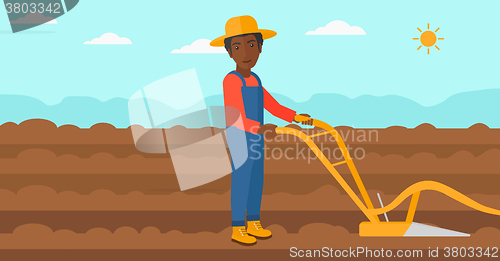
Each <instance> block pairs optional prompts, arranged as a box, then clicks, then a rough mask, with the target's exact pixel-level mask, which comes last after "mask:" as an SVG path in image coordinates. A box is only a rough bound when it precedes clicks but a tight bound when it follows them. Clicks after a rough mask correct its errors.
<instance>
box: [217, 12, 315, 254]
mask: <svg viewBox="0 0 500 261" xmlns="http://www.w3.org/2000/svg"><path fill="white" fill-rule="evenodd" d="M275 35H276V32H274V31H271V30H265V29H259V28H258V26H257V22H256V21H255V19H254V18H253V17H251V16H239V17H233V18H231V19H229V21H228V22H227V23H226V34H225V35H223V36H221V37H219V38H217V39H215V40H213V41H212V42H211V43H210V45H211V46H224V47H225V48H226V50H227V52H228V53H229V56H230V57H231V58H232V59H233V60H234V61H235V62H236V70H235V71H232V72H230V73H229V74H228V75H227V76H226V77H225V78H224V82H223V86H224V105H225V108H226V125H228V128H227V132H226V133H227V137H228V144H229V150H230V153H231V165H232V170H233V171H232V174H231V214H232V219H233V221H232V226H233V234H232V236H231V238H232V240H233V241H235V242H237V243H241V244H244V245H251V244H255V243H256V242H257V240H256V238H255V237H258V238H269V237H271V235H272V233H271V231H269V230H267V229H264V228H263V227H262V225H261V223H260V206H261V199H262V188H263V185H264V153H263V152H264V141H263V135H262V134H263V132H264V129H263V128H262V125H263V122H264V114H263V112H264V111H263V109H264V108H265V109H266V110H268V111H269V112H270V113H272V114H273V115H274V116H276V117H279V118H281V119H283V120H285V121H288V122H292V120H293V121H295V116H296V113H295V111H293V110H290V109H288V108H286V107H284V106H282V105H280V104H279V103H278V102H277V101H276V100H275V99H274V98H273V97H272V96H271V95H270V94H269V92H267V91H266V89H264V88H263V87H262V84H261V81H260V79H259V77H258V76H257V75H256V74H255V73H253V72H252V71H251V69H252V68H253V67H254V66H255V64H256V63H257V60H258V59H259V55H260V53H261V52H262V45H263V43H264V40H266V39H269V38H271V37H274V36H275ZM230 108H231V109H232V111H233V112H234V111H236V112H237V114H238V117H236V118H238V120H235V119H234V118H235V117H233V116H234V113H230V112H229V111H231V110H230ZM304 116H309V115H305V114H304ZM231 117H233V119H230V118H231ZM302 123H303V124H308V125H312V120H308V121H305V122H302ZM241 135H243V136H241ZM240 137H243V139H242V140H243V141H244V142H243V143H241V142H240V141H241V139H240ZM242 144H243V145H242ZM245 215H246V220H247V226H248V229H245Z"/></svg>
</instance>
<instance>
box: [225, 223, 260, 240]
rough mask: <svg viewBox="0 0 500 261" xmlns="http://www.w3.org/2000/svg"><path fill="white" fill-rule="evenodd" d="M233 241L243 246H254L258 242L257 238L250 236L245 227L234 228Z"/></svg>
mask: <svg viewBox="0 0 500 261" xmlns="http://www.w3.org/2000/svg"><path fill="white" fill-rule="evenodd" d="M231 239H232V241H234V242H236V243H240V244H242V245H253V244H255V243H256V242H257V239H255V237H252V236H249V235H248V233H247V230H246V229H245V227H244V226H243V227H233V235H232V236H231Z"/></svg>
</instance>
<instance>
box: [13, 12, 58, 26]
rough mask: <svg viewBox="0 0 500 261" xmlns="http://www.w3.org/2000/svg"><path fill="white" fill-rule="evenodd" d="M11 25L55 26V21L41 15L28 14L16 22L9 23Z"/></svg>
mask: <svg viewBox="0 0 500 261" xmlns="http://www.w3.org/2000/svg"><path fill="white" fill-rule="evenodd" d="M10 23H11V24H57V21H56V19H54V18H52V17H50V16H44V15H43V14H41V13H28V14H27V15H26V16H23V17H19V18H18V19H17V20H13V21H10Z"/></svg>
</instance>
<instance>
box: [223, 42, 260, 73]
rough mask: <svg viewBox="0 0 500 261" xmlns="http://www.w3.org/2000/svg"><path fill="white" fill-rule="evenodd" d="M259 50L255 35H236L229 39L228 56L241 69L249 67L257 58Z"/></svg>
mask: <svg viewBox="0 0 500 261" xmlns="http://www.w3.org/2000/svg"><path fill="white" fill-rule="evenodd" d="M259 55H260V50H259V46H258V43H257V39H256V38H255V35H252V34H251V35H246V36H236V37H233V38H232V39H231V52H230V53H229V56H230V57H231V58H233V60H234V61H235V62H236V64H238V67H240V68H243V69H251V68H253V67H254V66H255V64H256V63H257V60H258V59H259Z"/></svg>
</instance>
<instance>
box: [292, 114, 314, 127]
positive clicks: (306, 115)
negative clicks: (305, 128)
mask: <svg viewBox="0 0 500 261" xmlns="http://www.w3.org/2000/svg"><path fill="white" fill-rule="evenodd" d="M297 115H300V116H304V117H307V118H309V119H308V120H306V121H302V122H301V123H302V124H304V125H310V126H312V125H313V119H311V116H310V115H309V114H305V113H303V114H296V115H295V116H297ZM293 121H294V122H297V123H299V122H298V121H296V120H295V117H294V119H293Z"/></svg>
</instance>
